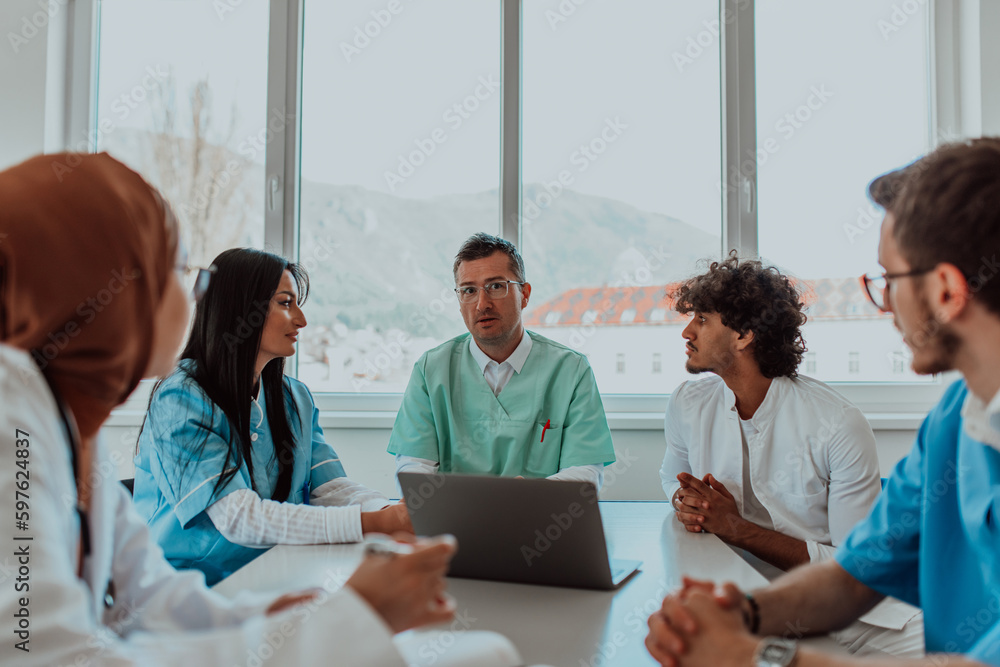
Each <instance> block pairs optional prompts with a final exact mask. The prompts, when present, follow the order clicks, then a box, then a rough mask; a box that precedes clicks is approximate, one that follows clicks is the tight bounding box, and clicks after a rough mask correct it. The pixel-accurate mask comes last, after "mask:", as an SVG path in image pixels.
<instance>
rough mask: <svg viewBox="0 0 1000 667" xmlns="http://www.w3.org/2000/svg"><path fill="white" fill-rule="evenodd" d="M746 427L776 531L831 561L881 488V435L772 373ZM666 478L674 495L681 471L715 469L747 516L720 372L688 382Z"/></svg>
mask: <svg viewBox="0 0 1000 667" xmlns="http://www.w3.org/2000/svg"><path fill="white" fill-rule="evenodd" d="M749 421H750V422H751V425H752V426H753V429H755V430H756V433H752V432H750V431H751V429H747V433H746V438H747V446H748V451H749V455H750V477H749V478H750V483H751V485H752V486H753V489H752V491H753V493H754V495H755V496H756V497H757V499H758V500H759V501H760V503H761V505H763V507H764V509H765V510H766V511H767V513H768V514H769V515H770V517H771V520H772V522H773V524H774V527H773V529H774V530H775V531H777V532H779V533H782V534H784V535H789V536H791V537H794V538H796V539H800V540H803V541H804V542H805V543H806V548H807V550H808V552H809V559H810V561H812V562H817V561H822V560H826V559H829V558H831V557H832V556H833V555H834V553H835V552H836V546H837V545H839V544H840V543H841V542H843V541H844V540H845V539H846V538H847V534H848V533H849V532H850V531H851V529H852V528H853V527H854V525H855V524H856V523H858V522H859V521H861V520H862V519H864V518H865V517H866V516H867V515H868V512H869V510H870V509H871V507H872V505H873V503H874V502H875V499H876V498H877V497H878V494H879V493H880V490H881V479H880V474H879V462H878V455H877V452H876V447H875V435H874V433H872V429H871V426H870V425H869V424H868V420H867V419H865V416H864V414H862V412H861V411H860V410H859V409H858V408H857V407H855V406H854V405H852V404H851V403H850V402H849V401H847V399H845V398H844V397H842V396H841V395H840V394H838V393H837V392H835V391H834V390H832V389H831V388H830V387H828V386H827V385H825V384H823V383H822V382H819V381H818V380H813V379H812V378H808V377H803V376H799V377H797V378H795V379H791V378H784V377H779V378H774V380H773V381H772V382H771V386H770V388H769V389H768V391H767V395H766V396H765V397H764V402H763V403H761V405H760V407H759V408H757V411H756V412H755V413H754V414H753V416H752V417H751V418H750V420H749ZM664 433H665V436H666V440H667V450H666V454H665V455H664V458H663V466H662V468H661V469H660V479H661V481H662V483H663V490H664V491H665V492H666V494H667V497H668V498H671V497H673V494H674V492H675V491H676V490H677V489H678V488H679V487H680V482H678V481H677V475H678V473H681V472H687V473H690V474H692V475H694V476H695V477H698V478H703V477H704V476H705V475H706V474H708V473H711V474H712V475H713V476H714V477H715V478H716V479H718V480H719V481H720V482H722V484H723V485H724V486H725V487H726V488H727V489H728V490H729V492H730V493H731V494H732V495H733V497H734V499H735V501H736V505H737V508H738V509H739V511H740V514H741V515H743V514H744V509H743V499H744V497H745V496H744V489H743V452H742V436H741V434H740V416H739V413H738V412H737V410H736V395H735V394H734V393H733V391H732V390H731V389H730V388H729V387H728V386H726V383H725V382H723V381H722V378H720V377H719V376H718V375H714V374H713V375H711V376H709V377H706V378H704V379H698V380H692V381H688V382H684V383H683V384H681V385H680V386H679V387H678V388H677V389H676V390H675V391H674V393H673V394H671V396H670V401H669V402H668V404H667V414H666V419H665V421H664ZM918 611H919V610H917V609H916V608H914V607H911V606H909V605H906V604H904V603H902V602H899V601H898V600H887V601H885V602H883V603H881V604H879V605H878V606H876V607H875V608H874V609H872V610H871V611H870V612H868V613H867V614H866V615H865V616H864V617H862V619H861V620H864V621H866V622H868V623H871V624H874V625H877V626H880V627H884V628H895V629H899V628H901V627H903V625H904V624H905V623H906V622H907V621H909V620H910V619H911V618H913V617H914V616H915V615H916V614H917V613H918Z"/></svg>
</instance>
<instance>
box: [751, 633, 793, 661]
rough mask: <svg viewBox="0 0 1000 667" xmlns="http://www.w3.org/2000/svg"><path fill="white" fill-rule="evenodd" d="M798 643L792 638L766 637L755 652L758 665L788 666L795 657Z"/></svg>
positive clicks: (754, 655) (754, 659)
mask: <svg viewBox="0 0 1000 667" xmlns="http://www.w3.org/2000/svg"><path fill="white" fill-rule="evenodd" d="M795 649H796V644H795V642H793V641H792V640H790V639H780V638H778V637H764V639H762V640H761V641H760V644H758V645H757V650H756V651H755V652H754V654H753V664H754V665H755V666H756V667H788V666H789V665H790V664H792V660H794V659H795Z"/></svg>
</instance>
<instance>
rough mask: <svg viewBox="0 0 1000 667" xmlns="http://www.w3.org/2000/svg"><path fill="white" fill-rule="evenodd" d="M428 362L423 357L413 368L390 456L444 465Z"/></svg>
mask: <svg viewBox="0 0 1000 667" xmlns="http://www.w3.org/2000/svg"><path fill="white" fill-rule="evenodd" d="M424 360H425V358H424V357H421V359H420V360H419V361H418V362H417V363H416V364H415V365H414V366H413V373H411V374H410V381H409V382H408V383H407V385H406V391H405V392H404V393H403V403H402V405H400V406H399V413H398V414H397V415H396V421H395V423H394V424H393V425H392V434H391V435H390V436H389V447H388V451H389V453H390V454H402V455H403V456H415V457H417V458H421V459H429V460H431V461H440V460H441V454H440V453H439V451H438V439H437V432H436V431H435V428H434V412H433V410H431V397H430V394H429V393H428V391H427V376H426V375H425V374H424V368H423V364H424ZM448 408H450V406H448Z"/></svg>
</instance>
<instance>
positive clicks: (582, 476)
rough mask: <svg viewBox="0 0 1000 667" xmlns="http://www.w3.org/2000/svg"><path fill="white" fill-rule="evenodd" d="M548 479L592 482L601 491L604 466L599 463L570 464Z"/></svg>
mask: <svg viewBox="0 0 1000 667" xmlns="http://www.w3.org/2000/svg"><path fill="white" fill-rule="evenodd" d="M547 479H554V480H560V481H564V482H590V483H591V484H593V485H594V486H595V487H596V488H597V490H598V491H600V490H601V486H602V485H603V484H604V466H602V465H597V464H594V465H586V466H569V467H568V468H562V469H561V470H560V471H559V472H557V473H556V474H554V475H549V476H548V477H547Z"/></svg>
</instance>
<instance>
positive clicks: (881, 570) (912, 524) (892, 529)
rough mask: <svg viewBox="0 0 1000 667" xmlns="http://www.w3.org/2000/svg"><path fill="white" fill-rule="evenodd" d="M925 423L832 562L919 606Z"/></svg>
mask: <svg viewBox="0 0 1000 667" xmlns="http://www.w3.org/2000/svg"><path fill="white" fill-rule="evenodd" d="M927 429H928V420H927V419H925V420H924V423H923V425H921V427H920V431H919V432H918V433H917V440H916V443H915V444H914V445H913V449H912V450H911V451H910V453H909V454H908V455H907V456H906V458H904V459H903V460H902V461H900V462H899V463H898V464H896V467H895V469H894V470H893V471H892V476H891V477H889V480H888V482H887V483H886V486H885V489H884V490H883V491H882V493H881V495H880V496H879V497H878V500H877V501H876V502H875V505H874V506H873V507H872V510H871V514H869V515H868V518H867V519H865V520H863V521H862V522H861V523H859V524H858V525H857V526H855V527H854V530H852V531H851V533H850V534H849V535H848V536H847V540H846V541H845V542H844V543H843V544H842V545H841V546H840V548H839V549H838V550H837V554H836V556H835V557H836V559H837V562H838V563H840V565H841V566H842V567H843V568H844V569H845V570H847V572H848V573H849V574H850V575H851V576H853V577H854V578H855V579H857V580H858V581H860V582H861V583H863V584H865V585H866V586H868V587H869V588H871V589H873V590H876V591H878V592H879V593H882V594H883V595H888V596H891V597H894V598H898V599H900V600H903V601H904V602H908V603H909V604H912V605H914V606H917V607H919V606H920V591H919V561H920V528H921V516H922V512H921V500H922V498H923V493H922V491H923V467H924V463H923V461H924V447H925V437H926V433H927Z"/></svg>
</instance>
